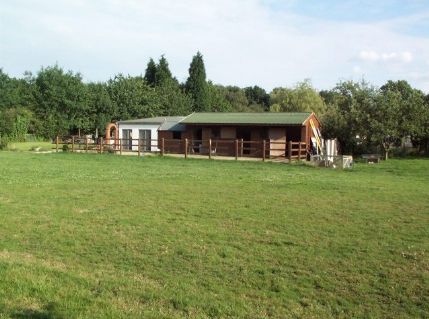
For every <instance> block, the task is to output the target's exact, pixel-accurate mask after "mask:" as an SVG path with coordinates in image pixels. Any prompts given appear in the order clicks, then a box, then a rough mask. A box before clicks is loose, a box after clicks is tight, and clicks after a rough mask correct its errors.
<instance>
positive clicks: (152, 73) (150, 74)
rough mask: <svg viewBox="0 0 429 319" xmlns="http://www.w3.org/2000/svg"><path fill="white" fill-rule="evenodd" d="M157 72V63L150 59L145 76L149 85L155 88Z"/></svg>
mask: <svg viewBox="0 0 429 319" xmlns="http://www.w3.org/2000/svg"><path fill="white" fill-rule="evenodd" d="M156 72H157V66H156V64H155V61H154V60H153V59H152V58H150V60H149V62H148V64H147V67H146V72H145V74H144V79H145V81H146V83H147V84H149V85H150V86H155V84H156Z"/></svg>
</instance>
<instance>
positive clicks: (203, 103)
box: [185, 52, 210, 112]
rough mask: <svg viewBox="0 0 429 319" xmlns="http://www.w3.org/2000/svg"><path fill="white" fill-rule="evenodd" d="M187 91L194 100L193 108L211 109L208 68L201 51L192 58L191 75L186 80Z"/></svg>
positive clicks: (197, 109) (201, 110) (202, 110)
mask: <svg viewBox="0 0 429 319" xmlns="http://www.w3.org/2000/svg"><path fill="white" fill-rule="evenodd" d="M185 88H186V92H187V93H188V94H189V95H190V96H191V97H192V99H193V101H194V105H193V110H194V111H196V112H205V111H210V99H209V92H208V87H207V81H206V69H205V66H204V60H203V55H202V54H201V53H200V52H197V54H196V55H195V56H194V57H193V58H192V62H191V65H190V67H189V77H188V80H187V81H186V85H185Z"/></svg>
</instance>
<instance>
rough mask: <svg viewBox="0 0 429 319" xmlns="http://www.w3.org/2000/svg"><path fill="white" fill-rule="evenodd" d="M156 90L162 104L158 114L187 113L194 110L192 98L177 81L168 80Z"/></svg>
mask: <svg viewBox="0 0 429 319" xmlns="http://www.w3.org/2000/svg"><path fill="white" fill-rule="evenodd" d="M155 91H156V94H157V96H158V99H159V104H160V109H159V112H158V115H165V116H172V115H173V116H174V115H187V114H190V113H191V112H192V98H191V97H190V96H189V95H188V94H186V93H185V92H183V91H182V89H181V88H180V86H179V85H178V84H177V83H176V82H175V81H166V82H165V83H163V84H162V85H160V86H157V87H156V88H155Z"/></svg>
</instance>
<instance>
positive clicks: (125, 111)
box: [107, 74, 161, 120]
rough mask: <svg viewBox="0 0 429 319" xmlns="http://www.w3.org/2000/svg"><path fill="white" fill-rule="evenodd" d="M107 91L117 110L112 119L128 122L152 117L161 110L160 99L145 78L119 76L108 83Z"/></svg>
mask: <svg viewBox="0 0 429 319" xmlns="http://www.w3.org/2000/svg"><path fill="white" fill-rule="evenodd" d="M107 91H108V92H109V96H110V99H111V101H112V103H113V104H114V106H113V107H114V109H115V110H117V113H116V114H115V116H114V117H112V119H116V120H128V119H133V118H143V117H151V116H155V115H157V114H159V111H160V109H161V105H160V101H159V97H158V96H157V94H156V91H155V89H154V88H152V87H150V86H149V85H148V84H147V83H146V81H145V80H144V79H143V77H131V76H126V77H125V76H123V75H122V74H119V75H117V76H115V77H114V78H113V79H111V80H109V81H108V83H107Z"/></svg>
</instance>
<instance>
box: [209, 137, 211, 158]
mask: <svg viewBox="0 0 429 319" xmlns="http://www.w3.org/2000/svg"><path fill="white" fill-rule="evenodd" d="M209 159H212V139H211V138H210V139H209Z"/></svg>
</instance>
